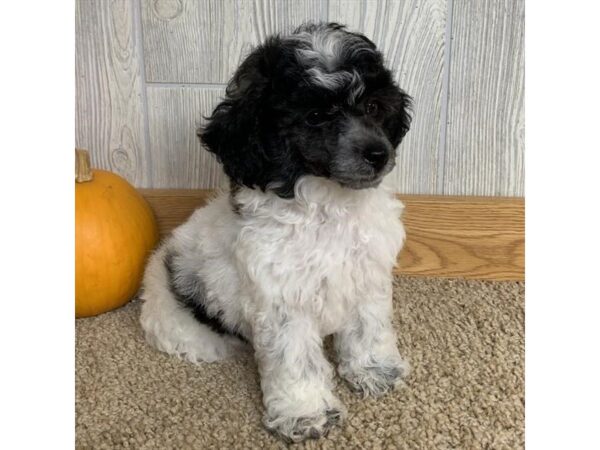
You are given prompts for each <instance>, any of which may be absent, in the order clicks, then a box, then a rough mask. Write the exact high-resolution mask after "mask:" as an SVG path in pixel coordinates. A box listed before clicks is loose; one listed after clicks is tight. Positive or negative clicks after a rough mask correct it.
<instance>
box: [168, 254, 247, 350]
mask: <svg viewBox="0 0 600 450" xmlns="http://www.w3.org/2000/svg"><path fill="white" fill-rule="evenodd" d="M174 259H175V255H174V254H173V253H167V255H166V256H165V258H164V264H165V268H166V269H167V273H168V274H169V290H170V291H171V293H172V294H173V296H174V297H175V299H176V300H177V301H178V302H179V303H180V304H181V305H182V306H184V307H186V308H188V309H189V310H190V311H191V312H192V314H193V315H194V317H195V318H196V320H197V321H198V322H200V323H202V324H203V325H206V326H207V327H209V328H210V329H211V330H212V331H214V332H216V333H218V334H222V335H223V334H229V335H232V336H235V337H237V338H238V339H240V340H242V341H244V342H247V339H246V338H245V337H244V336H242V335H241V334H239V333H238V332H237V331H235V330H232V329H230V328H229V327H228V326H226V325H225V324H224V323H223V319H222V316H223V311H220V310H219V311H218V312H217V314H214V315H211V314H209V313H208V311H207V310H206V307H205V306H204V301H205V299H206V288H205V287H204V283H203V281H202V280H201V279H199V278H196V279H195V280H194V281H193V283H190V285H191V286H192V287H188V288H187V289H185V290H184V289H183V288H182V286H178V283H177V280H176V277H175V262H174Z"/></svg>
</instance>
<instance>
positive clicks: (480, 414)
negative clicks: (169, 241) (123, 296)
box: [76, 278, 525, 450]
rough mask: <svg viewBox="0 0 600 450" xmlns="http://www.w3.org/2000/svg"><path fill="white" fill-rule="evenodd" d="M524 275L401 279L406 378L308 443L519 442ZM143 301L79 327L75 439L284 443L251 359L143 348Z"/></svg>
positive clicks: (464, 447)
mask: <svg viewBox="0 0 600 450" xmlns="http://www.w3.org/2000/svg"><path fill="white" fill-rule="evenodd" d="M524 290H525V287H524V284H523V283H508V282H502V283H499V282H494V283H493V282H478V281H455V280H454V281H453V280H438V279H423V278H398V279H397V280H396V286H395V299H394V304H395V325H396V327H397V329H398V331H399V333H398V335H399V344H400V348H401V351H402V352H403V354H404V355H405V356H406V357H407V358H408V359H409V361H410V363H411V365H412V368H413V371H412V374H411V376H410V377H409V379H408V383H407V386H406V387H405V388H403V389H401V390H399V391H397V392H394V393H392V394H388V395H387V396H385V397H384V398H381V399H378V400H374V399H367V400H362V399H360V398H359V397H357V396H356V395H355V394H353V393H352V392H351V391H350V390H349V389H348V388H347V387H346V386H345V385H344V383H343V382H342V381H340V380H339V379H338V380H337V387H336V392H337V393H338V395H339V396H340V398H341V399H342V401H344V402H345V404H346V406H347V407H348V420H347V421H346V423H345V425H344V426H343V427H342V428H335V429H333V430H332V431H331V432H330V434H329V436H328V437H327V438H324V439H321V440H319V441H309V442H308V443H306V444H300V445H298V447H301V446H306V447H308V448H321V447H322V448H400V449H426V450H434V449H444V450H447V449H460V450H470V449H510V450H514V449H518V448H523V447H524V392H523V390H524V382H523V363H524V361H523V359H524V340H523V321H524ZM139 307H140V305H139V302H137V301H134V302H132V303H130V304H128V305H127V306H125V307H124V308H121V309H120V310H117V311H114V312H111V313H107V314H104V315H102V316H99V317H95V318H89V319H79V320H77V325H76V337H77V344H76V370H77V373H76V417H77V419H76V445H77V448H154V449H169V448H177V449H184V448H261V447H267V448H269V447H271V448H278V447H282V446H283V444H281V443H280V442H279V441H277V440H276V439H275V438H274V437H272V436H271V435H270V434H269V433H267V432H266V431H265V430H264V429H263V428H262V426H261V423H260V418H261V415H262V411H263V410H262V405H261V402H260V390H259V383H258V375H257V371H256V366H255V364H254V362H253V360H252V358H251V357H250V356H247V357H243V358H241V359H240V360H237V361H227V362H221V363H216V364H211V365H202V366H194V365H191V364H188V363H185V362H183V361H179V360H177V359H176V358H172V357H169V356H167V355H164V354H161V353H158V352H157V351H155V350H153V349H151V348H150V347H148V346H147V345H146V344H145V342H144V340H143V338H142V334H141V329H140V326H139V325H138V313H139Z"/></svg>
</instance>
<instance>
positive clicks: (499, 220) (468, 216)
mask: <svg viewBox="0 0 600 450" xmlns="http://www.w3.org/2000/svg"><path fill="white" fill-rule="evenodd" d="M140 191H141V193H142V195H143V196H144V197H145V198H146V200H148V202H149V203H150V206H151V207H152V208H153V210H154V212H155V214H156V216H157V220H158V225H159V230H160V233H161V235H162V236H165V235H166V234H168V233H169V232H170V231H171V230H172V229H173V228H174V227H176V226H177V225H180V224H181V223H183V222H184V221H185V220H186V219H187V218H188V217H189V216H190V214H191V213H192V212H193V211H194V210H195V209H196V208H198V207H200V206H202V205H204V204H205V203H206V201H207V200H208V199H209V198H211V197H212V196H214V195H215V191H212V190H177V189H141V190H140ZM399 197H400V198H401V199H402V201H403V202H404V204H405V207H406V208H405V211H404V214H403V219H402V220H403V222H404V225H405V227H406V233H407V240H406V244H405V246H404V249H403V250H402V252H401V253H400V258H399V265H398V269H397V273H401V274H406V275H420V276H433V277H448V278H474V279H489V280H523V279H525V256H524V255H525V223H524V222H525V217H524V216H525V204H524V200H523V199H522V198H500V197H497V198H491V197H449V196H419V195H412V196H407V195H400V196H399Z"/></svg>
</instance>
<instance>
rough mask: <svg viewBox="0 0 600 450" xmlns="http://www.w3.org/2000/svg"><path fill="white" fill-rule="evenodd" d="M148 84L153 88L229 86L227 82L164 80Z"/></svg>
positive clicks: (218, 87) (148, 82)
mask: <svg viewBox="0 0 600 450" xmlns="http://www.w3.org/2000/svg"><path fill="white" fill-rule="evenodd" d="M146 85H147V86H149V87H153V88H156V87H158V88H174V87H189V88H213V89H223V88H224V87H226V86H227V83H178V82H176V81H173V82H162V81H146Z"/></svg>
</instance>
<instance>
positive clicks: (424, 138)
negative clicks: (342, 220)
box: [329, 0, 447, 194]
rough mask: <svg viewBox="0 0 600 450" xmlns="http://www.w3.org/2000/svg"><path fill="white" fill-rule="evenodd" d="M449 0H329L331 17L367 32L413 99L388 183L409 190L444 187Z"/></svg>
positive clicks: (423, 191)
mask: <svg viewBox="0 0 600 450" xmlns="http://www.w3.org/2000/svg"><path fill="white" fill-rule="evenodd" d="M446 15H447V5H446V0H407V1H398V0H383V1H382V0H330V2H329V20H330V21H334V22H340V23H344V24H346V25H348V27H349V28H350V29H354V30H358V31H360V32H362V33H364V34H365V35H366V36H368V37H369V38H370V39H371V40H373V42H375V44H376V45H377V46H378V47H379V49H380V50H381V51H382V52H383V54H384V56H385V58H386V61H387V63H388V66H389V67H390V68H391V69H392V70H393V71H394V73H395V75H396V81H398V83H399V85H400V87H402V88H403V89H404V90H405V91H406V92H408V93H409V94H410V95H411V96H412V97H413V99H414V114H413V116H414V119H413V123H412V125H411V130H410V131H409V133H408V135H407V137H406V139H405V140H404V141H403V142H402V143H401V144H400V147H399V149H398V157H397V166H396V168H395V169H394V171H393V172H392V173H391V174H390V175H388V177H387V178H386V181H385V183H386V184H387V185H389V186H391V187H393V188H394V189H395V190H396V191H398V192H402V193H407V194H424V193H428V194H433V193H438V192H441V187H440V186H438V182H437V179H438V177H437V167H438V154H439V143H440V136H441V133H442V132H443V127H444V124H443V121H444V119H443V117H442V103H443V101H444V100H445V99H444V98H443V96H442V92H443V89H442V84H443V76H444V70H445V66H444V56H445V30H446Z"/></svg>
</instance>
